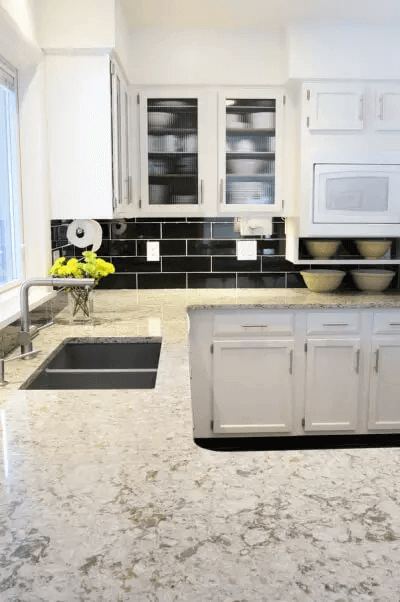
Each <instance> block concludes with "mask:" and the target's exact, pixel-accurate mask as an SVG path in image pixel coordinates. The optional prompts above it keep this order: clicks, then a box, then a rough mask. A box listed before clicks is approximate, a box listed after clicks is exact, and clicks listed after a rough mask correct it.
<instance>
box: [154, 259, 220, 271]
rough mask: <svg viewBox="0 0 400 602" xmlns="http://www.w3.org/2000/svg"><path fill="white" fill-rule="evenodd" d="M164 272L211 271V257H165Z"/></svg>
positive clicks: (163, 261)
mask: <svg viewBox="0 0 400 602" xmlns="http://www.w3.org/2000/svg"><path fill="white" fill-rule="evenodd" d="M162 271H163V272H210V271H211V257H163V260H162Z"/></svg>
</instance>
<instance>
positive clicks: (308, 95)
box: [307, 90, 311, 100]
mask: <svg viewBox="0 0 400 602" xmlns="http://www.w3.org/2000/svg"><path fill="white" fill-rule="evenodd" d="M310 96H311V94H310V90H307V100H310Z"/></svg>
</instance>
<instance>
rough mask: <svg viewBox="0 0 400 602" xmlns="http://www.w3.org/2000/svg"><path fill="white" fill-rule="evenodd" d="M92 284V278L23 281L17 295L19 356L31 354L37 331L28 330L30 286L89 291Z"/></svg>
mask: <svg viewBox="0 0 400 602" xmlns="http://www.w3.org/2000/svg"><path fill="white" fill-rule="evenodd" d="M94 284H95V279H94V278H36V279H32V280H25V282H23V283H22V285H21V289H20V295H19V296H20V303H21V330H20V332H19V341H18V342H19V344H20V345H21V354H22V355H26V354H28V353H29V354H30V353H31V352H32V338H33V334H36V333H37V332H38V330H39V329H37V330H36V331H35V333H32V332H31V329H30V319H29V299H28V293H29V289H30V288H31V286H57V287H71V288H72V287H80V288H87V289H91V288H93V286H94ZM42 328H43V327H42ZM15 359H16V358H15Z"/></svg>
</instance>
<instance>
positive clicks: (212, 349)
mask: <svg viewBox="0 0 400 602" xmlns="http://www.w3.org/2000/svg"><path fill="white" fill-rule="evenodd" d="M210 351H211V353H214V345H211V347H210Z"/></svg>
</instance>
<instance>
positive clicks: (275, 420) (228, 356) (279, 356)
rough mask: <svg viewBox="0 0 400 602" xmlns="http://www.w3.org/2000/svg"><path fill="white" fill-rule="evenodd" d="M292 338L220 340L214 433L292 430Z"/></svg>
mask: <svg viewBox="0 0 400 602" xmlns="http://www.w3.org/2000/svg"><path fill="white" fill-rule="evenodd" d="M293 351H294V341H266V340H262V341H252V340H242V341H216V342H214V353H213V392H214V398H213V423H214V426H213V430H214V432H215V433H232V434H233V433H290V432H291V430H292V409H293V386H294V382H293V380H294V379H293V372H294V367H293Z"/></svg>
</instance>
